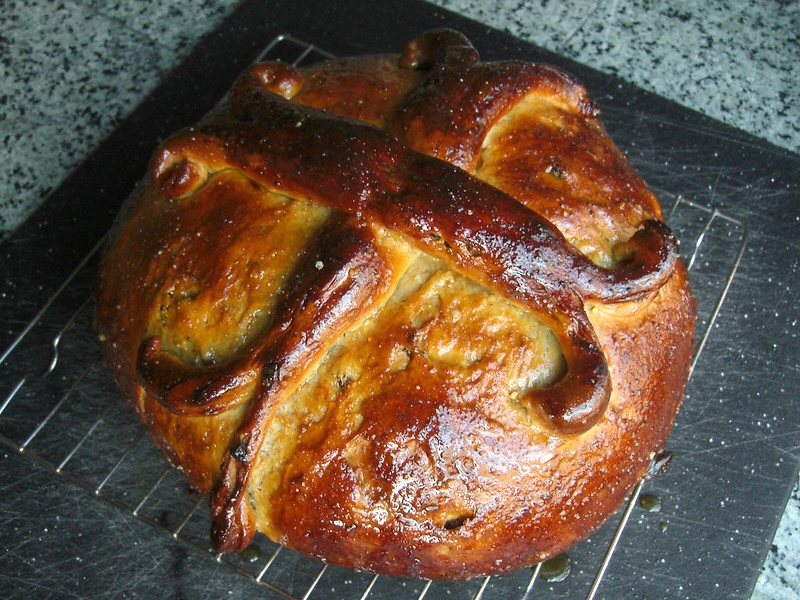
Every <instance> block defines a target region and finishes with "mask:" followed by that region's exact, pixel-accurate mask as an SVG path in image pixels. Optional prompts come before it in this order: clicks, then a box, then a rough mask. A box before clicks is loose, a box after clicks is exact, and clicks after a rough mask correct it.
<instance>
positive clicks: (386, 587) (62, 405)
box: [0, 36, 747, 600]
mask: <svg viewBox="0 0 800 600" xmlns="http://www.w3.org/2000/svg"><path fill="white" fill-rule="evenodd" d="M330 57H331V55H330V54H328V53H326V52H324V51H322V50H320V49H319V48H316V47H315V46H313V45H311V44H307V43H304V42H302V41H300V40H297V39H295V38H293V37H291V36H279V37H277V38H275V39H274V40H273V41H272V42H271V43H270V44H269V45H268V46H267V47H266V49H265V50H264V52H263V53H262V54H261V55H260V56H259V57H258V59H259V60H261V59H281V60H284V61H286V62H290V63H294V64H296V65H298V64H302V63H307V62H313V61H316V60H318V59H321V58H330ZM657 192H658V193H659V196H660V197H661V200H662V203H664V205H665V206H668V209H667V210H666V211H665V212H666V216H667V221H668V222H669V224H670V226H671V227H672V228H673V230H674V231H675V232H676V234H677V235H678V238H679V239H680V240H681V248H682V253H683V255H684V257H685V259H686V261H687V264H688V266H689V271H690V277H691V279H692V286H693V291H694V294H695V296H696V298H697V300H698V306H699V308H700V312H699V315H698V340H697V346H696V352H695V357H694V362H693V363H692V369H693V368H694V364H696V362H697V359H698V358H699V356H700V354H701V353H702V351H703V348H704V346H705V343H706V340H707V339H708V338H709V335H710V334H711V332H712V331H713V329H714V323H715V320H716V318H717V315H718V313H719V311H720V308H721V306H722V304H723V302H724V301H725V297H726V295H727V293H728V289H729V287H730V285H731V282H732V281H733V279H734V277H735V274H736V270H737V267H738V266H739V264H740V262H741V259H742V256H743V253H744V249H745V247H746V244H747V229H746V226H745V224H743V223H742V222H740V221H738V220H736V219H733V218H731V217H729V216H727V215H725V214H723V213H722V212H720V211H719V210H717V209H715V208H713V207H708V206H704V205H701V204H698V203H696V202H693V201H692V200H690V199H687V198H684V197H680V196H675V195H674V194H671V193H670V192H669V191H666V190H657ZM670 201H671V205H669V203H670ZM101 243H102V240H101V241H99V242H98V244H97V246H96V247H95V248H94V250H93V251H92V252H90V253H89V254H88V255H87V256H86V257H85V259H84V260H83V261H82V262H81V264H80V265H79V266H78V267H77V268H76V269H75V271H74V272H73V273H71V274H70V275H69V276H68V277H67V278H66V279H65V280H64V282H63V285H62V286H61V287H60V288H59V289H58V290H57V292H56V293H55V294H54V295H53V296H52V297H51V298H50V299H49V301H48V302H46V303H45V304H44V305H43V306H42V307H41V310H40V311H39V313H38V314H37V315H36V317H35V318H34V319H33V320H31V322H30V323H28V324H27V326H26V327H25V328H24V330H23V331H22V333H21V334H20V335H19V336H18V337H17V338H16V340H15V341H14V342H13V343H12V344H11V345H10V346H9V347H8V348H7V349H6V350H5V351H4V352H3V354H2V355H0V444H2V445H4V446H6V447H7V448H8V449H10V450H12V451H14V452H18V453H20V454H22V455H24V456H25V457H27V458H29V459H30V460H32V461H35V462H36V463H38V464H39V465H40V466H43V467H45V469H46V470H47V471H49V473H51V474H52V475H53V476H55V477H62V478H66V479H67V480H69V481H71V482H72V483H74V484H76V485H77V486H79V487H81V488H83V489H84V490H86V491H87V492H88V495H89V496H90V497H91V499H92V501H97V502H106V503H109V504H111V505H113V506H116V507H117V508H118V509H120V510H122V511H124V512H125V513H127V514H128V515H129V516H130V517H131V518H135V519H139V520H141V521H143V522H145V523H147V524H149V525H151V526H152V527H154V528H156V529H158V530H160V531H162V532H163V533H164V534H165V535H167V536H170V537H171V538H173V540H174V543H176V544H182V545H184V546H188V547H190V548H191V549H193V550H194V551H197V552H199V553H204V554H207V555H208V558H209V559H210V560H215V561H218V562H219V563H222V564H224V565H225V566H227V567H229V568H230V569H232V570H233V571H236V572H238V573H240V574H241V575H242V576H243V577H247V578H249V579H251V580H252V582H253V584H254V585H255V586H261V587H262V588H266V589H268V590H270V591H271V592H273V593H274V595H275V596H276V597H285V598H291V599H297V600H300V599H306V598H330V597H333V595H334V594H333V593H332V592H333V590H336V592H335V597H339V598H354V599H357V598H358V599H366V598H385V599H393V598H396V599H398V600H399V599H403V600H405V599H409V600H412V599H416V600H421V599H422V598H427V599H432V598H444V597H447V598H465V599H472V600H478V599H482V600H488V599H492V598H503V599H509V598H516V599H519V600H525V599H529V598H532V597H533V595H534V592H535V595H536V597H546V598H551V597H552V598H556V597H561V593H560V592H559V587H558V586H559V585H560V584H559V583H558V582H557V580H558V579H559V577H558V575H559V574H560V575H562V576H563V575H565V574H566V572H567V571H566V569H561V570H560V572H559V573H557V574H555V575H554V574H553V573H552V571H551V570H549V569H547V568H543V567H542V565H537V566H536V567H534V568H531V569H525V570H522V571H519V572H517V573H513V574H510V575H505V576H500V577H486V578H480V579H473V580H468V581H459V582H434V581H427V580H405V579H403V580H401V579H395V578H391V577H383V576H380V577H379V576H374V575H371V574H366V573H357V572H352V571H348V570H345V569H341V568H337V567H331V566H328V565H325V564H322V563H320V562H318V561H315V560H312V559H309V558H306V557H303V556H301V555H299V554H297V553H295V552H292V551H290V550H287V549H285V548H282V547H281V546H279V545H277V544H275V543H273V542H271V541H270V540H268V539H266V538H265V537H264V536H261V535H258V536H257V537H256V540H255V542H254V543H253V545H252V546H251V547H250V548H248V549H247V550H246V551H244V552H243V553H241V554H239V555H227V554H225V555H220V554H215V553H214V552H213V551H212V550H211V548H210V543H209V530H210V519H209V516H208V515H209V505H208V500H207V499H206V498H205V497H202V496H199V495H197V494H195V493H194V492H192V490H191V489H189V487H188V486H187V484H186V482H185V481H184V479H183V477H182V475H181V473H180V472H179V471H178V470H176V469H173V468H172V467H171V466H169V465H168V463H167V462H166V460H165V459H164V457H163V456H162V454H161V453H160V451H159V450H158V449H157V448H156V447H155V445H154V444H153V443H152V442H151V440H150V438H149V436H148V435H147V433H146V430H145V428H144V426H143V425H142V424H141V423H139V421H138V420H137V418H136V417H135V415H134V414H133V411H131V410H130V409H129V407H128V406H127V405H126V404H125V403H124V402H123V401H122V400H120V398H119V395H118V392H117V390H116V388H115V387H114V383H113V381H112V380H111V377H110V375H109V373H108V371H107V369H106V367H105V366H104V365H103V363H102V360H101V357H100V353H99V348H98V345H97V343H96V341H95V338H94V335H93V333H92V329H91V319H92V314H93V303H92V289H93V284H94V278H95V272H96V267H97V259H98V254H99V249H100V247H101ZM644 485H646V481H643V482H641V483H640V484H639V485H638V486H637V487H636V489H634V491H633V492H632V493H631V495H630V498H629V500H628V502H627V504H626V505H625V507H624V508H623V509H622V510H621V511H620V512H619V513H618V514H617V515H615V516H614V517H612V519H610V520H609V522H608V523H607V524H606V526H605V527H604V528H603V530H601V533H600V535H598V537H599V538H600V539H602V543H603V544H604V546H603V550H602V551H600V552H593V553H592V554H591V556H592V557H593V560H594V561H595V562H593V563H592V564H591V565H589V566H588V567H587V566H583V567H582V568H581V573H580V576H581V577H583V579H585V582H586V584H585V588H584V592H582V593H585V597H586V598H594V597H595V595H596V594H597V591H598V589H599V588H600V587H601V585H602V582H603V576H604V573H605V572H606V569H607V567H608V566H609V564H610V563H611V561H613V560H614V552H615V548H616V547H617V545H618V544H619V542H620V540H622V539H623V537H624V536H625V531H626V525H627V523H628V520H629V518H630V516H631V514H632V513H633V511H635V510H636V509H637V507H638V506H639V496H640V492H641V490H642V488H643V486H644ZM585 543H586V542H584V544H585ZM563 564H564V563H562V565H563ZM566 564H568V563H566ZM575 576H576V575H573V577H575Z"/></svg>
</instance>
